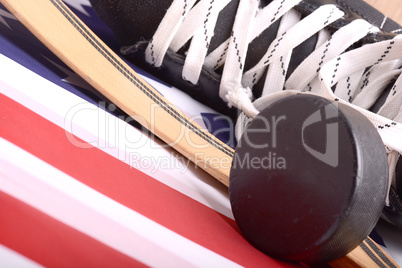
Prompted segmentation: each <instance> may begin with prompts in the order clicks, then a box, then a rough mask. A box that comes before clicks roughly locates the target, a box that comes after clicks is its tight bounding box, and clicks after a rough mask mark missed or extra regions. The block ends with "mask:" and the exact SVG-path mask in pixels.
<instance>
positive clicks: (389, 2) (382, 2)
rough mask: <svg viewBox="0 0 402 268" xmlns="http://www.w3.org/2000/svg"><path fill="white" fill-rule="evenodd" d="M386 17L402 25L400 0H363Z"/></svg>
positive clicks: (401, 2) (401, 3) (401, 4)
mask: <svg viewBox="0 0 402 268" xmlns="http://www.w3.org/2000/svg"><path fill="white" fill-rule="evenodd" d="M365 1H366V2H367V3H369V4H370V5H372V6H373V7H375V8H376V9H378V10H379V11H381V12H382V13H383V14H384V15H386V16H387V17H389V18H391V19H393V20H394V21H396V22H397V23H399V24H400V25H402V0H365Z"/></svg>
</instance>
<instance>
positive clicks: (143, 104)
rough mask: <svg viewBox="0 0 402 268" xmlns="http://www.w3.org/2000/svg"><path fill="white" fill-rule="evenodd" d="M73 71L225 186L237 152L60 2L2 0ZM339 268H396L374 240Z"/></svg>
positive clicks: (345, 260)
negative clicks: (121, 57)
mask: <svg viewBox="0 0 402 268" xmlns="http://www.w3.org/2000/svg"><path fill="white" fill-rule="evenodd" d="M0 2H2V3H3V5H4V6H5V7H6V8H7V9H8V10H9V11H10V12H11V13H13V14H14V16H15V17H16V18H17V19H19V20H20V21H21V22H22V23H23V24H24V25H25V26H26V27H27V28H28V29H29V30H30V31H31V32H32V33H34V34H35V35H36V36H37V37H38V38H39V40H40V41H42V42H43V43H44V44H45V45H46V46H47V47H48V48H49V49H51V50H52V51H53V52H54V53H55V54H56V55H57V56H58V57H59V58H60V59H61V60H63V61H64V62H65V63H66V64H67V65H68V66H70V68H72V69H73V70H74V71H75V72H76V73H78V74H79V75H80V76H81V77H82V78H84V79H85V80H86V81H87V82H88V83H90V84H91V85H92V86H94V87H95V88H96V89H97V90H98V91H99V92H100V93H102V94H103V95H104V96H105V97H107V98H108V99H109V100H111V101H112V102H113V103H115V104H116V105H117V106H118V107H120V108H121V109H122V110H124V111H125V112H126V113H127V114H128V115H130V116H132V117H133V118H134V119H135V120H137V121H138V122H139V123H141V124H142V125H143V126H144V127H146V128H147V129H149V130H150V131H151V132H153V133H154V134H156V135H157V136H158V137H159V138H161V139H162V140H164V141H165V142H166V143H167V144H169V145H171V146H172V147H174V148H175V149H176V150H177V151H179V152H180V153H182V154H183V155H184V156H185V157H187V158H189V159H191V160H192V161H193V162H194V163H195V164H197V165H198V166H200V167H201V168H203V169H204V170H206V171H207V172H208V173H210V174H211V175H212V176H213V177H215V178H216V179H217V180H219V181H220V182H222V183H223V184H224V185H226V186H228V184H229V181H228V180H229V179H228V178H229V171H230V168H231V162H232V158H233V154H234V151H233V149H231V148H230V147H228V146H227V145H225V144H223V143H222V142H220V141H219V140H218V139H216V138H215V137H214V136H212V135H211V134H209V133H208V132H206V131H205V130H203V129H202V128H200V127H199V126H197V124H195V123H194V122H192V121H191V120H190V119H189V118H187V117H186V116H185V115H183V114H182V112H180V110H178V109H177V108H175V107H174V106H173V105H171V104H170V103H169V102H168V101H167V100H166V99H165V98H164V97H163V96H162V95H160V94H159V93H158V92H157V91H156V90H154V89H153V88H152V87H151V86H149V85H148V84H147V83H146V82H145V81H144V80H143V79H142V78H141V77H140V76H139V75H137V74H136V73H135V72H134V71H133V70H132V69H131V68H130V67H129V66H128V65H126V64H125V63H124V62H123V61H122V60H121V59H120V58H119V57H118V56H117V55H115V54H114V53H113V52H112V51H111V50H110V49H109V48H108V47H107V46H106V45H105V44H104V43H103V42H102V41H101V40H99V38H97V37H96V36H95V35H94V34H93V33H92V31H91V30H90V29H89V28H88V27H87V26H86V25H85V24H84V23H83V22H82V21H80V20H79V19H78V18H77V17H76V16H75V15H74V14H73V13H72V12H71V11H70V10H69V9H68V8H67V7H66V6H65V5H64V4H63V3H62V1H61V0H35V1H33V0H0ZM330 264H331V265H333V266H338V267H347V266H349V267H350V266H353V267H356V266H357V267H397V265H396V263H395V262H394V261H393V260H392V259H391V258H390V257H389V256H388V255H387V254H386V253H385V252H384V251H383V250H382V249H381V248H380V247H379V246H378V245H377V244H375V243H374V242H373V241H372V240H371V239H370V238H367V239H366V240H365V241H364V242H363V243H362V244H361V245H360V246H359V247H357V248H356V249H355V250H353V251H352V252H351V253H349V254H348V255H347V256H346V257H344V258H342V259H339V260H337V261H334V262H331V263H330Z"/></svg>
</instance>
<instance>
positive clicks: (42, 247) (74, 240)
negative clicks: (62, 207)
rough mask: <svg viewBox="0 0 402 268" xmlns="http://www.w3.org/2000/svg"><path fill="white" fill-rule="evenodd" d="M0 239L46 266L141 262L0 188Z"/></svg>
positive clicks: (85, 265) (112, 264) (11, 247)
mask: <svg viewBox="0 0 402 268" xmlns="http://www.w3.org/2000/svg"><path fill="white" fill-rule="evenodd" d="M0 222H1V225H0V243H1V244H3V245H5V246H7V247H8V248H10V249H13V250H15V251H17V252H19V253H21V254H23V255H24V256H26V257H27V258H29V259H31V260H33V261H35V262H37V263H39V264H41V265H44V266H46V267H75V266H77V264H79V265H80V266H82V267H128V266H130V267H145V265H144V264H142V263H140V262H138V261H136V260H134V259H132V258H130V257H128V256H126V255H124V254H122V253H120V252H118V251H116V250H114V249H112V248H110V247H108V246H106V245H104V244H102V243H100V242H99V241H97V240H95V239H93V238H91V237H89V236H87V235H85V234H83V233H81V232H79V231H77V230H75V229H73V228H71V227H69V226H67V225H65V224H63V223H61V222H59V221H57V220H55V219H53V218H51V217H49V216H48V215H46V214H43V213H42V212H40V211H38V210H36V209H35V208H33V207H31V206H29V205H27V204H25V203H23V202H21V201H19V200H17V199H15V198H13V197H11V196H9V195H7V194H5V193H3V192H2V191H0Z"/></svg>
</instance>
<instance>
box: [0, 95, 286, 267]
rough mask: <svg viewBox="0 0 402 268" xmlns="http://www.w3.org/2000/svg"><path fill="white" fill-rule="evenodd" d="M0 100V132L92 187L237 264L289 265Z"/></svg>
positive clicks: (197, 206) (215, 217) (208, 212)
mask: <svg viewBox="0 0 402 268" xmlns="http://www.w3.org/2000/svg"><path fill="white" fill-rule="evenodd" d="M0 103H1V105H0V114H1V115H2V116H1V118H0V136H2V137H4V138H5V139H7V140H9V141H11V142H13V143H14V144H16V145H17V146H19V147H21V148H23V149H24V150H26V151H28V152H30V153H32V154H34V155H36V156H37V157H39V158H41V159H43V160H44V161H46V162H48V163H49V164H51V165H53V166H55V167H57V168H58V169H60V170H62V171H64V172H65V173H67V174H69V175H70V176H72V177H74V178H76V179H77V180H79V181H81V182H83V183H85V184H86V185H88V186H90V187H91V188H93V189H95V190H97V191H99V192H101V193H103V194H105V195H107V196H109V197H110V198H112V199H114V200H116V201H118V202H120V203H121V204H123V205H125V206H127V207H129V208H131V209H133V210H135V211H137V212H139V213H141V214H142V215H144V216H146V217H148V218H150V219H152V220H154V221H156V222H158V223H160V224H162V225H163V226H165V227H167V228H169V229H171V230H173V231H175V232H177V233H178V234H180V235H182V236H184V237H187V238H189V239H190V240H192V241H194V242H196V243H198V244H200V245H202V246H204V247H206V248H209V249H211V250H212V251H215V252H217V253H218V254H220V255H222V256H224V257H226V258H228V259H231V260H233V261H235V262H237V263H239V264H240V265H243V266H247V267H255V266H262V265H264V266H269V267H272V266H273V265H277V266H278V265H279V266H289V265H290V266H292V265H291V264H288V263H285V262H282V261H277V260H274V259H272V258H270V257H268V256H266V255H264V254H262V253H261V252H259V251H258V250H256V249H255V248H253V247H252V246H251V245H250V244H249V243H248V242H247V241H246V240H245V239H244V238H243V237H242V236H241V234H240V233H239V230H238V228H237V226H236V224H235V222H234V221H233V220H231V219H229V218H227V217H225V216H223V215H222V214H220V213H218V212H216V211H214V210H212V209H211V208H209V207H207V206H205V205H203V204H201V203H199V202H197V201H195V200H193V199H191V198H189V197H187V196H185V195H183V194H181V193H180V192H178V191H176V190H174V189H172V188H170V187H168V186H166V185H164V184H162V183H160V182H158V181H157V180H155V179H152V178H151V177H149V176H147V175H146V174H144V173H142V172H140V171H138V170H136V169H133V168H130V167H129V166H128V165H127V164H125V163H123V162H121V161H119V160H117V159H115V158H114V157H112V156H110V155H108V154H106V153H104V152H103V151H101V150H99V149H97V148H93V147H92V148H87V149H82V148H78V147H76V146H74V145H72V144H71V143H70V142H69V141H68V140H67V138H66V133H65V131H64V130H63V129H61V128H60V127H58V126H56V125H54V124H53V123H51V122H49V121H47V120H46V119H44V118H42V117H41V116H39V115H37V114H35V113H33V112H32V111H30V110H28V109H27V108H25V107H24V106H22V105H20V104H18V103H16V102H15V101H13V100H11V99H9V98H7V97H5V96H4V95H1V94H0ZM27 133H29V134H28V135H27Z"/></svg>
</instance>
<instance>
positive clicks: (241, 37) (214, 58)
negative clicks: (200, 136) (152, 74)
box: [146, 0, 402, 180]
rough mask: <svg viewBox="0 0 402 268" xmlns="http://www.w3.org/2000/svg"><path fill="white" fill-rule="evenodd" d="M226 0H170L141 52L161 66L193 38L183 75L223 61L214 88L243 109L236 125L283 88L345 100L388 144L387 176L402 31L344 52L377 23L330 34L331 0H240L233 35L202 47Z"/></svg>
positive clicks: (398, 119) (334, 13) (392, 159)
mask: <svg viewBox="0 0 402 268" xmlns="http://www.w3.org/2000/svg"><path fill="white" fill-rule="evenodd" d="M229 2H230V0H219V1H215V0H200V1H198V2H197V3H196V0H174V1H173V3H172V5H171V6H170V8H169V9H168V11H167V13H166V15H165V17H164V18H163V20H162V22H161V23H160V25H159V28H158V29H157V31H156V33H155V34H154V36H153V39H152V41H151V42H150V44H149V45H148V47H147V50H146V60H147V61H148V62H149V63H151V64H153V65H154V66H156V67H159V66H161V64H162V61H163V58H164V56H165V54H166V52H167V51H168V50H171V51H173V52H177V51H178V50H179V49H180V48H181V47H183V46H184V45H185V44H186V43H187V42H188V41H189V40H190V39H191V44H190V47H189V49H188V51H187V54H186V59H185V63H184V67H183V73H182V76H183V79H185V80H188V81H190V82H192V83H193V84H196V83H197V82H198V79H199V77H200V73H201V70H202V68H205V69H207V70H210V71H214V70H216V69H218V68H220V67H221V66H223V73H222V78H221V84H220V92H219V93H220V96H221V98H222V99H223V100H225V101H226V102H228V104H229V106H235V107H237V108H239V109H241V110H242V111H243V114H242V115H241V116H240V118H239V120H238V121H239V122H238V128H237V130H236V131H237V132H238V133H242V131H243V129H244V127H245V126H246V125H247V120H248V119H249V118H252V117H254V116H255V115H257V114H258V113H259V111H260V110H262V109H263V108H265V107H266V106H267V105H268V104H269V103H272V102H273V101H274V100H276V99H279V98H283V97H284V96H286V95H291V94H299V93H301V92H305V93H306V94H307V93H312V94H318V95H320V96H323V97H326V98H327V99H330V100H334V101H335V100H336V101H340V102H342V103H345V104H347V105H350V106H351V107H353V108H354V109H356V110H359V111H360V112H362V113H363V114H364V115H365V116H366V117H367V118H368V119H369V120H371V122H372V123H373V125H374V126H375V127H376V128H377V129H378V132H379V133H380V135H381V137H382V139H383V142H384V145H385V147H386V150H387V152H388V157H389V164H390V180H392V179H393V177H394V173H395V165H396V162H397V159H398V157H399V154H401V153H402V75H401V71H402V69H401V67H402V35H399V36H396V37H395V38H393V39H392V40H387V41H382V42H377V43H374V44H369V45H364V46H362V47H360V48H357V49H354V50H351V51H348V52H345V50H346V49H347V48H349V47H350V46H351V45H352V44H354V43H355V42H357V41H359V40H360V39H362V38H363V37H365V36H366V35H367V34H369V33H376V32H378V31H379V29H378V28H377V27H374V26H373V25H371V24H369V23H368V22H367V21H365V20H362V19H358V20H355V21H353V22H351V23H349V24H348V25H346V26H344V27H342V28H341V29H339V30H338V31H336V32H335V33H334V34H332V35H331V34H330V33H329V32H328V31H327V30H326V29H325V27H326V26H328V25H329V24H331V23H332V22H334V21H336V20H338V19H340V18H342V17H343V16H344V13H343V12H342V11H341V10H339V9H338V8H337V7H336V6H334V5H323V6H321V7H320V8H318V9H317V10H315V11H314V12H313V13H311V14H310V15H309V16H307V17H305V18H303V19H301V16H300V14H299V13H298V12H296V11H295V10H293V9H292V8H293V7H294V6H295V5H297V4H298V3H299V2H301V0H273V1H272V2H271V3H270V4H269V5H268V6H266V7H264V8H263V9H260V8H259V1H258V0H241V1H240V4H239V7H238V10H237V13H236V18H235V23H234V25H233V29H232V35H231V37H230V38H229V39H228V40H226V41H225V42H223V43H222V44H221V45H220V46H219V47H218V48H216V49H215V50H214V51H212V52H211V53H209V54H208V55H207V51H208V48H209V43H210V41H211V38H212V36H213V33H214V28H215V26H216V21H217V18H218V15H219V12H220V11H221V10H222V9H223V8H224V7H225V6H226V5H227V4H228V3H229ZM195 3H196V5H195ZM279 19H281V21H280V26H279V29H278V32H277V37H276V39H275V40H274V41H273V42H272V44H271V45H270V47H269V48H268V50H267V52H266V54H265V55H264V56H263V57H262V58H261V60H260V61H259V62H258V63H257V64H256V65H255V66H254V67H252V68H251V69H249V70H247V71H246V72H244V63H245V58H246V53H247V49H248V45H249V43H251V41H253V40H254V39H255V38H256V37H257V36H259V35H260V34H261V33H262V32H263V31H264V30H265V29H267V28H268V27H269V26H270V25H272V24H273V23H274V22H276V21H277V20H279ZM317 33H318V42H317V44H316V47H315V51H314V52H313V53H311V54H310V55H309V56H308V57H307V58H306V59H305V60H304V61H303V62H302V63H301V64H300V65H299V66H298V67H297V68H296V69H295V70H294V71H293V73H292V74H291V75H290V77H289V78H288V79H286V73H287V69H288V66H289V62H290V58H291V55H292V50H293V49H294V48H295V47H297V46H298V45H299V44H301V43H302V42H303V41H305V40H307V39H308V38H309V37H311V36H312V35H314V34H317ZM268 66H269V68H268V71H266V70H267V67H268ZM263 75H266V77H265V85H264V89H263V94H262V97H261V98H259V99H257V100H254V99H253V96H252V91H251V88H252V87H253V86H254V85H255V84H256V83H257V82H258V81H259V80H260V79H261V78H262V76H263ZM394 80H395V82H393V81H394ZM391 82H393V83H394V84H393V87H392V90H391V91H390V93H389V95H388V97H387V98H386V101H385V103H384V105H383V106H382V107H381V108H380V110H379V111H378V113H377V114H374V113H372V112H370V111H368V110H366V109H368V108H370V107H371V106H372V105H373V104H374V103H375V102H376V101H377V99H378V98H379V96H380V95H381V94H382V92H383V90H384V89H385V88H386V87H387V86H388V85H389V84H390V83H391ZM331 88H332V89H331ZM334 88H335V90H334V91H333V89H334Z"/></svg>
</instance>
